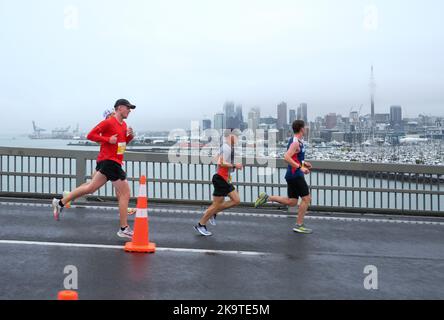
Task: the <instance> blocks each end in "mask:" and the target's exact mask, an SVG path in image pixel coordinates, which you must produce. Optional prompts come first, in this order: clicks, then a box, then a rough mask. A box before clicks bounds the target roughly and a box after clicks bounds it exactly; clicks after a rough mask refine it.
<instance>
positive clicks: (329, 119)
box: [325, 113, 337, 129]
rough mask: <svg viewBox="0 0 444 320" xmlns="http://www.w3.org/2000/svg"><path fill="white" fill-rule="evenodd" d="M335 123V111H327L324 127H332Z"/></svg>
mask: <svg viewBox="0 0 444 320" xmlns="http://www.w3.org/2000/svg"><path fill="white" fill-rule="evenodd" d="M336 125H337V116H336V113H329V114H327V115H326V116H325V127H326V128H327V129H333V128H335V127H336Z"/></svg>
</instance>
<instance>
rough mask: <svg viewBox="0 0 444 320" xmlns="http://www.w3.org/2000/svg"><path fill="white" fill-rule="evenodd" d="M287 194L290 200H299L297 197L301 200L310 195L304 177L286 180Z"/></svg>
mask: <svg viewBox="0 0 444 320" xmlns="http://www.w3.org/2000/svg"><path fill="white" fill-rule="evenodd" d="M287 192H288V197H289V198H290V199H299V197H301V198H302V197H305V196H308V195H309V194H310V190H309V189H308V185H307V182H306V181H305V178H304V177H296V178H294V179H291V180H287Z"/></svg>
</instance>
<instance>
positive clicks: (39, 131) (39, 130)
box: [32, 121, 46, 137]
mask: <svg viewBox="0 0 444 320" xmlns="http://www.w3.org/2000/svg"><path fill="white" fill-rule="evenodd" d="M32 127H33V129H34V136H36V137H38V136H40V135H41V133H42V132H43V131H46V129H43V128H40V127H38V126H37V125H36V124H35V121H32Z"/></svg>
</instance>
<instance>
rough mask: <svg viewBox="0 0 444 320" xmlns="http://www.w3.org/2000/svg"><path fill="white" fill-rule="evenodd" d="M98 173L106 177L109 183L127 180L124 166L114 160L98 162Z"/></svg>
mask: <svg viewBox="0 0 444 320" xmlns="http://www.w3.org/2000/svg"><path fill="white" fill-rule="evenodd" d="M96 171H98V172H100V173H101V174H103V175H105V177H106V179H107V180H108V181H117V180H125V179H126V173H125V171H123V169H122V166H121V165H120V164H118V163H117V162H115V161H112V160H103V161H100V162H97V166H96Z"/></svg>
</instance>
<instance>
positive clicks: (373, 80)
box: [370, 65, 376, 139]
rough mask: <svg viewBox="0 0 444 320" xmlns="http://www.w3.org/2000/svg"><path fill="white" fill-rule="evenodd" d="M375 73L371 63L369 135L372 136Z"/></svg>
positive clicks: (373, 128)
mask: <svg viewBox="0 0 444 320" xmlns="http://www.w3.org/2000/svg"><path fill="white" fill-rule="evenodd" d="M375 88H376V83H375V75H374V73H373V65H372V67H371V75H370V99H371V101H370V108H371V129H370V131H371V136H372V139H373V138H374V133H375Z"/></svg>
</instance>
